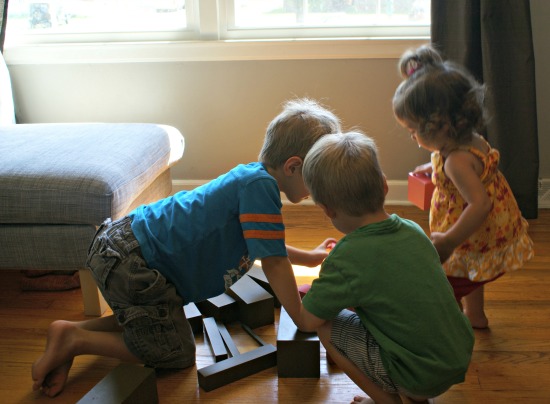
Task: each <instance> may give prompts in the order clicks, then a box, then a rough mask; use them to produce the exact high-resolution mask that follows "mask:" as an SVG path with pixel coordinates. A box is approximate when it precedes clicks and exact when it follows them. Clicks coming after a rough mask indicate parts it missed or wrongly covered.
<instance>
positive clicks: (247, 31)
mask: <svg viewBox="0 0 550 404" xmlns="http://www.w3.org/2000/svg"><path fill="white" fill-rule="evenodd" d="M429 24H430V0H51V1H47V0H45V1H32V0H9V3H8V24H7V36H6V42H7V43H8V44H17V43H31V44H32V43H52V42H61V43H62V42H73V43H80V42H127V41H161V40H172V41H176V40H186V39H187V40H190V39H191V40H197V39H204V40H212V39H213V40H216V39H222V40H225V39H285V38H337V37H415V36H416V37H418V36H428V35H429Z"/></svg>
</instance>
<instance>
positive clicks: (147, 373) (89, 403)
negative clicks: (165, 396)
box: [78, 363, 159, 404]
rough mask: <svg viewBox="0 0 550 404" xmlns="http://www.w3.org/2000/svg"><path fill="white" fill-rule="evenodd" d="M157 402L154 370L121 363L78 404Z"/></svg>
mask: <svg viewBox="0 0 550 404" xmlns="http://www.w3.org/2000/svg"><path fill="white" fill-rule="evenodd" d="M158 401H159V400H158V394H157V382H156V377H155V371H154V369H152V368H146V367H144V366H142V365H134V364H129V363H122V364H120V365H119V366H117V367H116V368H114V369H113V370H112V371H111V372H109V374H107V376H105V377H104V378H103V379H102V380H101V381H100V382H99V383H98V384H96V385H95V386H94V388H92V389H91V390H90V391H89V392H88V393H87V394H86V395H85V396H84V397H82V399H81V400H80V401H78V404H97V403H101V404H155V403H158Z"/></svg>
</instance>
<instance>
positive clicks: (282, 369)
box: [277, 307, 321, 378]
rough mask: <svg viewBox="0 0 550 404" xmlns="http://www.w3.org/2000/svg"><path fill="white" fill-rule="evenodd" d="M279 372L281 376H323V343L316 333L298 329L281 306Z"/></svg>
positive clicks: (278, 346) (278, 343) (278, 342)
mask: <svg viewBox="0 0 550 404" xmlns="http://www.w3.org/2000/svg"><path fill="white" fill-rule="evenodd" d="M277 373H278V375H279V377H309V378H318V377H320V376H321V343H320V341H319V337H318V336H317V334H316V333H305V332H301V331H299V330H298V327H296V325H295V324H294V322H293V321H292V319H291V318H290V316H289V315H288V313H287V312H286V310H285V309H284V307H281V315H280V316H279V329H278V330H277Z"/></svg>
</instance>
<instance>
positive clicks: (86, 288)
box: [78, 269, 109, 316]
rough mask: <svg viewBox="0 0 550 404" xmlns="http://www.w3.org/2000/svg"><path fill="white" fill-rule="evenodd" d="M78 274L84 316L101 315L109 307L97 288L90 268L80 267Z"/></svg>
mask: <svg viewBox="0 0 550 404" xmlns="http://www.w3.org/2000/svg"><path fill="white" fill-rule="evenodd" d="M78 276H79V277H80V289H81V290H82V300H84V314H85V315H86V316H101V315H102V314H103V313H105V310H107V309H108V308H109V305H108V304H107V302H106V301H105V299H104V298H103V295H102V294H101V293H100V291H99V289H98V288H97V286H96V283H95V281H94V278H93V277H92V274H91V273H90V270H89V269H80V270H79V271H78Z"/></svg>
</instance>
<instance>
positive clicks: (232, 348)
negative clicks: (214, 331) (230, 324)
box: [216, 320, 240, 356]
mask: <svg viewBox="0 0 550 404" xmlns="http://www.w3.org/2000/svg"><path fill="white" fill-rule="evenodd" d="M216 325H217V326H218V330H219V331H220V335H221V336H222V339H223V342H224V344H225V346H226V347H227V349H228V350H229V353H230V354H231V356H237V355H239V354H240V352H239V349H238V348H237V345H235V343H234V342H233V339H232V338H231V335H230V334H229V331H227V328H226V327H225V325H224V324H223V323H222V322H221V321H219V320H218V321H216Z"/></svg>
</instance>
